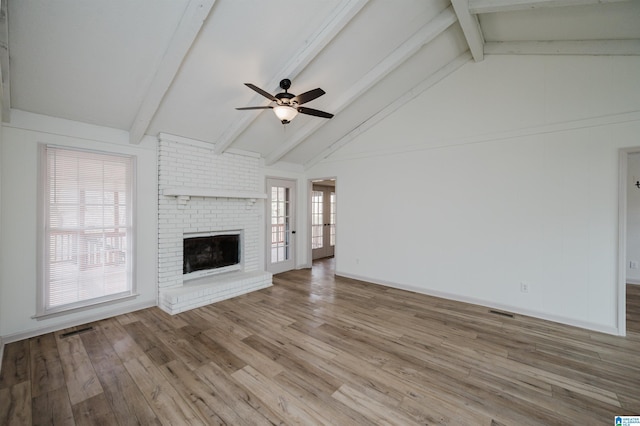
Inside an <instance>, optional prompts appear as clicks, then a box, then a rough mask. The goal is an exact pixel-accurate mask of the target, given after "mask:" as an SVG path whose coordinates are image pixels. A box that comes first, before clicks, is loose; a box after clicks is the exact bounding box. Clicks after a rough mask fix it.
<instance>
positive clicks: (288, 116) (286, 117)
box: [273, 105, 298, 124]
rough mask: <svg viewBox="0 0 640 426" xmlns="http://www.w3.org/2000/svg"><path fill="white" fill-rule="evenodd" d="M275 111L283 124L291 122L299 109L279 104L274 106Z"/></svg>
mask: <svg viewBox="0 0 640 426" xmlns="http://www.w3.org/2000/svg"><path fill="white" fill-rule="evenodd" d="M273 112H275V113H276V116H277V117H278V119H279V120H280V121H281V122H282V124H287V123H291V120H293V119H294V118H295V116H296V115H298V110H297V109H295V108H294V107H291V106H288V105H278V106H275V107H273Z"/></svg>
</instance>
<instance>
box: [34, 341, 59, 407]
mask: <svg viewBox="0 0 640 426" xmlns="http://www.w3.org/2000/svg"><path fill="white" fill-rule="evenodd" d="M29 352H30V356H31V396H32V397H34V398H35V397H37V396H40V395H41V394H43V393H47V392H50V391H53V390H56V389H58V388H61V387H63V386H65V380H64V372H63V370H62V363H61V362H60V355H59V353H58V345H57V344H56V338H55V336H54V335H53V333H48V334H45V335H42V336H38V337H34V338H32V339H30V340H29Z"/></svg>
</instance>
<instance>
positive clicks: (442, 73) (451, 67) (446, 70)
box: [304, 52, 472, 170]
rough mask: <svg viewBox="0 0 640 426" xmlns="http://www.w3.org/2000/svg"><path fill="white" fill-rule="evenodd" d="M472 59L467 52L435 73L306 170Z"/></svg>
mask: <svg viewBox="0 0 640 426" xmlns="http://www.w3.org/2000/svg"><path fill="white" fill-rule="evenodd" d="M471 57H472V56H471V53H469V52H465V53H463V54H462V55H460V56H458V57H457V58H455V59H454V60H453V61H451V62H449V63H448V64H446V65H445V66H443V67H442V68H440V69H439V70H438V71H436V72H435V73H433V74H431V75H430V76H429V77H427V78H426V79H424V80H423V81H422V82H420V83H419V84H418V85H417V86H415V87H413V88H412V89H411V90H409V91H407V92H405V93H404V94H403V95H402V96H400V97H399V98H398V99H396V100H395V101H393V102H392V103H390V104H388V105H387V106H385V107H384V108H383V109H381V110H380V111H378V112H377V113H375V114H374V115H372V116H371V117H369V118H368V119H367V120H365V121H364V122H363V123H361V124H360V125H358V126H357V127H356V128H354V129H353V130H351V131H350V132H349V133H347V134H346V135H344V136H342V137H341V138H340V139H338V140H337V141H336V142H334V143H333V144H331V145H330V146H329V147H327V148H326V149H324V150H323V151H322V152H321V153H320V154H318V155H316V156H315V157H314V158H312V159H311V160H309V161H307V162H306V163H305V164H304V168H305V170H308V169H310V168H311V167H313V166H315V165H316V164H318V163H319V162H320V161H322V160H324V159H325V158H327V157H328V156H330V155H331V154H333V153H334V152H336V151H337V150H339V149H340V148H342V147H343V146H345V145H347V144H348V143H349V142H351V141H352V140H353V139H355V138H356V137H357V136H359V135H361V134H362V133H364V132H365V131H367V130H368V129H370V128H372V127H373V126H375V125H376V124H378V123H379V122H381V121H382V120H384V119H385V118H386V117H388V116H389V115H391V114H392V113H393V112H394V111H396V110H397V109H399V108H401V107H402V106H403V105H404V104H406V103H407V102H409V101H411V100H412V99H414V98H415V97H417V96H418V95H420V94H421V93H422V92H424V91H425V90H428V89H429V88H431V87H433V86H434V85H436V84H437V83H438V82H440V81H441V80H442V79H444V78H446V77H448V76H449V75H451V73H453V72H454V71H456V70H457V69H458V68H460V67H461V66H463V65H464V64H466V63H467V62H469V61H470V60H471Z"/></svg>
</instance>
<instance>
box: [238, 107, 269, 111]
mask: <svg viewBox="0 0 640 426" xmlns="http://www.w3.org/2000/svg"><path fill="white" fill-rule="evenodd" d="M236 109H238V110H246V109H273V107H272V106H255V107H242V108H236Z"/></svg>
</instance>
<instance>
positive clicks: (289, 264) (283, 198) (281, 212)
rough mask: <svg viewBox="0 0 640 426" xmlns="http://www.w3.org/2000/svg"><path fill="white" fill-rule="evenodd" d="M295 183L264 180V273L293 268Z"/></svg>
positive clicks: (282, 180)
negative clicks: (265, 246) (265, 208)
mask: <svg viewBox="0 0 640 426" xmlns="http://www.w3.org/2000/svg"><path fill="white" fill-rule="evenodd" d="M294 206H295V181H293V180H287V179H271V178H269V179H267V233H266V235H267V238H266V241H267V251H266V253H267V256H266V258H267V271H269V272H271V273H273V274H278V273H280V272H284V271H289V270H291V269H294V268H295V255H294V254H295V233H296V231H295V222H294V217H295V215H294Z"/></svg>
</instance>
